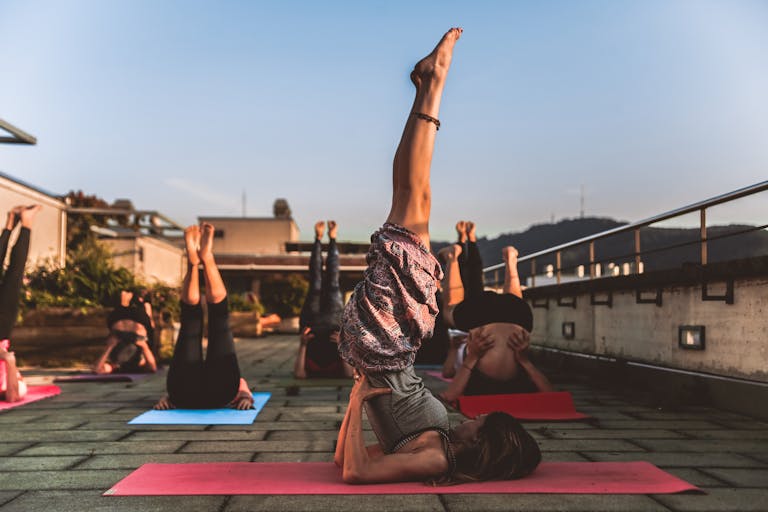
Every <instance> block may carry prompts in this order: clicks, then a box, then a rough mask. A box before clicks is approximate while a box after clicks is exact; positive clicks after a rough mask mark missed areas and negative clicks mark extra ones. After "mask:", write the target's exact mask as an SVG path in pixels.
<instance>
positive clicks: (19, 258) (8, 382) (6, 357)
mask: <svg viewBox="0 0 768 512" xmlns="http://www.w3.org/2000/svg"><path fill="white" fill-rule="evenodd" d="M41 208H42V206H40V205H39V204H36V205H32V206H16V207H15V208H12V209H11V211H9V212H8V219H7V220H6V222H5V229H3V232H2V234H0V267H2V264H3V262H5V254H6V253H7V252H8V242H9V240H10V238H11V232H12V231H13V229H14V228H15V227H16V224H19V223H20V224H21V227H20V228H19V236H18V238H17V239H16V244H15V245H14V246H13V249H11V260H10V262H9V263H8V268H7V269H5V273H3V276H2V281H0V400H4V401H6V402H18V401H19V400H21V399H22V398H24V396H25V395H26V394H27V385H26V383H25V382H24V378H23V377H22V376H21V373H20V372H19V369H18V368H17V367H16V354H14V353H13V352H11V351H10V348H11V341H10V338H11V331H12V330H13V326H14V325H15V324H16V317H17V316H18V314H19V296H20V294H21V284H22V281H23V278H24V266H25V265H26V264H27V254H28V253H29V237H30V235H31V233H32V232H31V231H30V230H31V229H32V223H33V221H34V220H35V216H36V215H37V212H39V211H40V209H41Z"/></svg>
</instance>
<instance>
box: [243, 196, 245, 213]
mask: <svg viewBox="0 0 768 512" xmlns="http://www.w3.org/2000/svg"><path fill="white" fill-rule="evenodd" d="M243 218H245V189H243Z"/></svg>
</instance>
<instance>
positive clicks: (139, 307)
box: [94, 290, 157, 373]
mask: <svg viewBox="0 0 768 512" xmlns="http://www.w3.org/2000/svg"><path fill="white" fill-rule="evenodd" d="M133 298H134V294H133V292H131V291H129V290H122V291H121V292H120V304H119V305H118V306H117V307H116V308H115V309H114V310H113V311H112V313H110V315H109V317H107V326H108V327H109V336H107V340H106V347H105V349H104V352H103V353H102V354H101V357H100V358H99V360H98V361H97V362H96V364H95V365H94V372H95V373H117V372H123V373H140V372H156V371H157V361H156V360H155V354H154V352H153V351H152V348H151V346H150V339H151V338H150V337H149V333H150V330H151V329H152V327H151V320H150V317H149V316H148V315H147V310H146V308H145V306H144V305H143V304H141V303H138V302H134V301H133Z"/></svg>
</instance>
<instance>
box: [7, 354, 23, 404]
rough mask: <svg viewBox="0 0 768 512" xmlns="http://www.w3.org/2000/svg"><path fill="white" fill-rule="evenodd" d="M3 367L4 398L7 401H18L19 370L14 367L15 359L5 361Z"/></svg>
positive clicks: (19, 396)
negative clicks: (4, 372) (4, 375)
mask: <svg viewBox="0 0 768 512" xmlns="http://www.w3.org/2000/svg"><path fill="white" fill-rule="evenodd" d="M5 368H6V388H5V400H6V401H8V402H18V401H19V400H20V399H21V395H20V394H19V371H18V369H17V368H16V361H6V366H5Z"/></svg>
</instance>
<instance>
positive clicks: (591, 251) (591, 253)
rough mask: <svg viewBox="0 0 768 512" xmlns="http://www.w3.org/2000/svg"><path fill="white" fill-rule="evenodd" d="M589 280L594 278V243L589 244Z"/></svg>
mask: <svg viewBox="0 0 768 512" xmlns="http://www.w3.org/2000/svg"><path fill="white" fill-rule="evenodd" d="M589 278H590V279H594V278H595V241H594V240H592V241H591V242H589Z"/></svg>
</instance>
